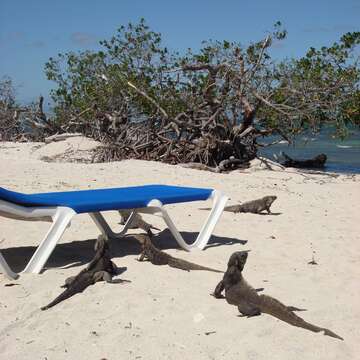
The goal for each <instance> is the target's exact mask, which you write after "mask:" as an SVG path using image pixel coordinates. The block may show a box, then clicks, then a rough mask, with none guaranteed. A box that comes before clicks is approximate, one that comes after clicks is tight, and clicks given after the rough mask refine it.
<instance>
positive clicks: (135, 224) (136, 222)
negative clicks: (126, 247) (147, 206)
mask: <svg viewBox="0 0 360 360" xmlns="http://www.w3.org/2000/svg"><path fill="white" fill-rule="evenodd" d="M132 212H133V210H119V214H120V216H121V221H120V224H121V225H125V223H126V222H127V220H128V219H129V217H130V215H131V213H132ZM130 228H131V229H136V228H139V229H141V230H144V231H146V232H147V233H148V234H149V235H150V236H152V235H153V234H152V231H151V229H155V230H160V229H158V228H157V227H155V226H153V225H151V224H149V223H147V222H146V221H145V220H144V219H143V218H142V216H141V215H140V214H137V213H135V215H134V218H133V219H132V222H131V225H130Z"/></svg>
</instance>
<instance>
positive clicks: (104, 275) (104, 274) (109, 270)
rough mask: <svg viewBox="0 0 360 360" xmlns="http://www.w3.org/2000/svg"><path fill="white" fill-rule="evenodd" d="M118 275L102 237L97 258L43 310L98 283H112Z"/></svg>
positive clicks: (70, 281)
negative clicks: (113, 278)
mask: <svg viewBox="0 0 360 360" xmlns="http://www.w3.org/2000/svg"><path fill="white" fill-rule="evenodd" d="M116 274H117V267H116V265H115V264H114V263H113V262H112V261H111V257H110V253H109V245H108V242H107V241H106V239H105V237H104V236H103V235H100V236H99V237H98V239H97V241H96V243H95V256H94V258H93V259H92V260H91V261H90V263H89V264H88V266H87V267H86V268H85V269H83V270H82V271H81V272H80V273H79V274H78V275H76V276H72V277H69V278H67V279H66V280H65V284H64V285H63V286H62V287H64V288H66V290H65V291H64V292H62V293H61V294H60V295H59V296H58V297H57V298H55V299H54V300H53V301H52V302H51V303H50V304H48V305H46V306H43V307H42V308H41V310H47V309H49V308H51V307H53V306H54V305H56V304H58V303H59V302H61V301H63V300H66V299H68V298H69V297H71V296H73V295H75V294H77V293H81V292H83V291H84V290H85V289H86V288H87V287H88V286H90V285H93V284H95V283H96V282H97V281H102V280H104V281H106V282H112V277H113V276H114V275H116ZM122 281H126V280H122Z"/></svg>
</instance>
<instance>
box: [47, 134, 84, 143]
mask: <svg viewBox="0 0 360 360" xmlns="http://www.w3.org/2000/svg"><path fill="white" fill-rule="evenodd" d="M76 136H82V134H81V133H63V134H55V135H51V136H48V137H46V138H45V140H44V141H45V143H46V144H49V143H51V142H55V141H63V140H66V139H68V138H71V137H76Z"/></svg>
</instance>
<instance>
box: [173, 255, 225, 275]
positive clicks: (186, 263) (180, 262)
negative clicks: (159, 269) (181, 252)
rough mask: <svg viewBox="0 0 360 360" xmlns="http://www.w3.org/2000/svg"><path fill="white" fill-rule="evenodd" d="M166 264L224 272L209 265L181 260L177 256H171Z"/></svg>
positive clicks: (179, 267)
mask: <svg viewBox="0 0 360 360" xmlns="http://www.w3.org/2000/svg"><path fill="white" fill-rule="evenodd" d="M168 265H169V266H171V267H173V268H177V269H181V270H186V271H191V270H203V271H212V272H216V273H224V271H220V270H216V269H212V268H209V267H206V266H202V265H198V264H194V263H192V262H189V261H186V260H183V259H179V258H171V259H170V260H169V264H168Z"/></svg>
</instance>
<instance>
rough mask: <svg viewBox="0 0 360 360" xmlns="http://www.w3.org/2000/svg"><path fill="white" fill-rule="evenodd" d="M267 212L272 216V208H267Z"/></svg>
mask: <svg viewBox="0 0 360 360" xmlns="http://www.w3.org/2000/svg"><path fill="white" fill-rule="evenodd" d="M266 211H267V212H268V214H269V215H270V214H271V210H270V207H267V208H266Z"/></svg>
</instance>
